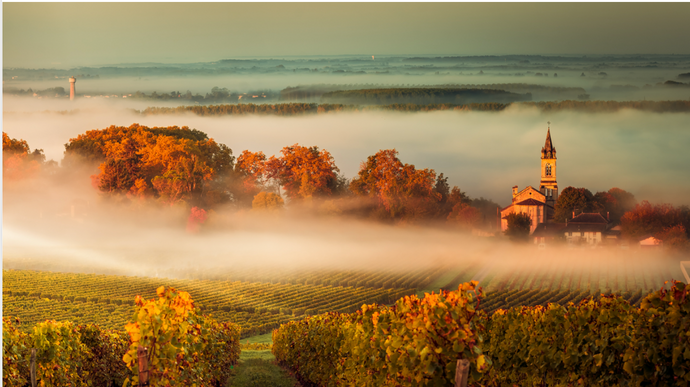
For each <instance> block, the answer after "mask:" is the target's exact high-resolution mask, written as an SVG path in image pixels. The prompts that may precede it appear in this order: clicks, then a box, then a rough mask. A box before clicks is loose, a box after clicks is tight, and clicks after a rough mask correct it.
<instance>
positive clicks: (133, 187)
mask: <svg viewBox="0 0 690 387" xmlns="http://www.w3.org/2000/svg"><path fill="white" fill-rule="evenodd" d="M3 159H4V164H3V172H4V179H5V180H4V181H5V183H6V184H10V185H11V183H12V182H13V181H15V180H21V179H26V178H30V177H35V176H37V175H39V174H40V173H42V172H45V173H54V171H55V169H56V168H57V163H55V162H54V161H52V160H51V161H46V160H45V156H44V155H43V151H42V150H41V149H36V150H34V151H33V152H32V151H31V150H30V148H29V145H28V144H27V142H26V141H24V140H17V139H13V138H10V137H9V136H8V135H7V134H6V133H4V132H3ZM83 164H86V165H90V166H91V167H92V168H94V169H95V168H97V169H98V173H96V174H94V175H92V176H91V180H92V185H93V186H94V187H95V188H96V189H97V190H98V191H99V192H100V193H101V194H102V195H103V196H104V197H106V198H110V199H113V200H117V201H123V202H136V201H148V202H154V203H159V204H161V205H169V206H174V205H184V206H188V207H192V208H193V209H192V214H191V216H190V219H189V221H190V224H189V225H188V228H190V229H192V230H193V229H195V228H198V225H199V224H200V223H203V222H204V221H205V219H206V210H211V209H217V208H220V207H222V206H231V207H234V208H236V209H254V210H257V211H259V210H267V211H281V210H282V209H283V208H284V207H285V206H286V202H287V203H289V205H290V207H295V208H304V209H310V210H314V211H316V212H318V213H320V214H324V215H347V216H354V217H360V218H369V219H376V220H379V221H384V222H403V223H405V222H430V221H435V222H438V221H442V222H447V223H448V224H451V225H453V226H456V227H458V228H462V229H465V230H472V229H477V228H479V229H481V228H485V229H491V228H493V227H494V225H495V224H496V221H497V218H496V216H497V215H496V214H497V209H499V206H498V204H496V203H494V202H493V201H491V200H488V199H484V198H475V199H472V198H470V197H469V196H468V195H467V194H466V193H465V192H462V191H461V190H460V189H459V188H458V187H457V186H453V187H451V186H450V185H449V184H448V178H447V177H445V176H444V174H443V173H439V174H437V173H436V171H434V170H433V169H428V168H424V169H420V168H417V167H415V166H414V165H412V164H407V163H404V162H403V161H402V160H400V158H399V157H398V152H397V151H396V150H395V149H385V150H380V151H378V152H376V153H375V154H373V155H371V156H369V157H367V159H366V160H365V161H364V162H362V164H361V166H360V170H359V171H358V173H357V175H356V176H355V177H353V178H352V179H347V178H345V177H344V176H343V175H341V174H340V169H339V168H338V166H337V165H336V163H335V160H334V158H333V156H332V155H331V154H330V152H328V151H327V150H325V149H319V147H318V146H302V145H299V144H294V145H290V146H286V147H284V148H283V149H282V150H281V152H280V155H274V156H271V157H267V156H266V155H265V154H264V153H263V152H262V151H256V152H251V151H249V150H244V151H242V152H241V154H240V155H239V156H238V157H235V156H233V153H232V150H231V149H230V148H229V147H228V146H226V145H224V144H219V143H217V142H215V141H214V140H213V139H210V138H209V137H208V135H207V134H206V133H204V132H202V131H199V130H196V129H190V128H188V127H177V126H171V127H153V128H149V127H146V126H141V125H138V124H133V125H131V126H129V127H122V126H110V127H108V128H106V129H98V130H90V131H87V132H86V133H84V134H80V135H78V136H77V137H76V138H72V139H70V140H69V142H68V143H67V144H65V157H64V159H63V160H62V167H63V169H69V168H72V167H77V166H80V165H83ZM592 212H596V213H599V214H601V215H602V216H603V217H604V218H606V219H609V220H610V222H612V223H613V224H614V225H616V224H620V226H621V232H622V235H623V237H625V238H629V239H636V238H638V239H639V238H640V237H644V236H647V235H649V236H655V237H657V238H659V239H662V240H664V241H667V242H666V243H667V245H671V246H675V247H678V248H680V249H685V248H687V247H689V246H690V245H689V244H688V237H690V235H689V234H688V230H690V208H689V207H687V206H680V207H674V206H672V205H670V204H651V203H649V202H647V201H643V202H641V203H638V202H637V200H636V199H635V197H634V196H633V195H632V194H631V193H629V192H627V191H625V190H622V189H620V188H611V189H610V190H608V191H601V192H597V193H596V194H592V192H591V191H590V190H588V189H586V188H575V187H567V188H565V189H564V190H563V191H562V192H561V193H560V194H559V196H558V199H557V201H556V204H555V206H554V221H556V222H559V223H564V222H566V221H567V220H569V219H572V217H574V216H575V215H578V214H580V213H592ZM516 216H517V215H516ZM514 217H515V216H514ZM510 220H511V222H509V223H510V225H509V226H511V227H509V228H510V229H512V228H515V226H520V225H521V223H520V221H521V220H520V219H510ZM525 222H526V221H525ZM523 226H525V225H523ZM518 228H519V227H518ZM522 228H526V229H527V230H528V232H529V224H526V227H522Z"/></svg>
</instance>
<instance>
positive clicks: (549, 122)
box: [546, 121, 551, 129]
mask: <svg viewBox="0 0 690 387" xmlns="http://www.w3.org/2000/svg"><path fill="white" fill-rule="evenodd" d="M546 123H547V124H549V129H551V121H546Z"/></svg>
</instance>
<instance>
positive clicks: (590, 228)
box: [563, 222, 606, 233]
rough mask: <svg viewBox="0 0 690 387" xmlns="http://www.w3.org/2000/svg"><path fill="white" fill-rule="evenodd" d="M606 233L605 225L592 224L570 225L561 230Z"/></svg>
mask: <svg viewBox="0 0 690 387" xmlns="http://www.w3.org/2000/svg"><path fill="white" fill-rule="evenodd" d="M604 231H606V225H605V224H592V223H575V224H573V223H571V222H568V225H567V226H566V227H565V228H564V229H563V232H601V233H603V232H604Z"/></svg>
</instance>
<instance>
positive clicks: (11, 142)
mask: <svg viewBox="0 0 690 387" xmlns="http://www.w3.org/2000/svg"><path fill="white" fill-rule="evenodd" d="M2 160H3V166H2V172H3V178H4V179H5V181H12V180H20V179H24V178H28V177H33V176H36V174H38V172H39V171H40V170H41V167H42V166H43V165H44V163H45V155H44V154H43V149H36V150H34V151H33V152H31V149H30V148H29V144H28V143H27V142H26V141H25V140H17V139H16V138H10V136H8V135H7V133H5V132H2Z"/></svg>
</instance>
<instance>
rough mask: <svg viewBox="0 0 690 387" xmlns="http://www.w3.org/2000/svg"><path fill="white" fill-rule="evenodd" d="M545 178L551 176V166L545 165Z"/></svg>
mask: <svg viewBox="0 0 690 387" xmlns="http://www.w3.org/2000/svg"><path fill="white" fill-rule="evenodd" d="M546 176H551V164H546Z"/></svg>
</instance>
